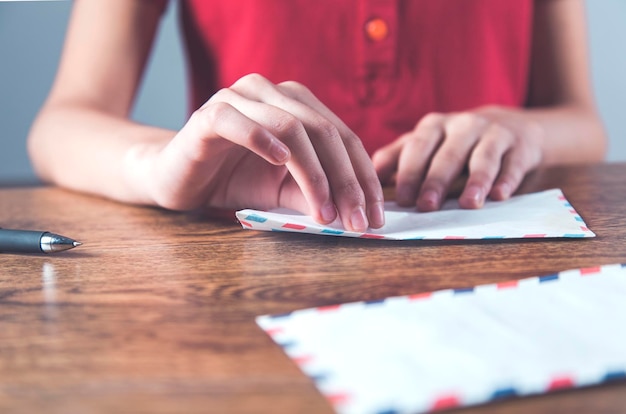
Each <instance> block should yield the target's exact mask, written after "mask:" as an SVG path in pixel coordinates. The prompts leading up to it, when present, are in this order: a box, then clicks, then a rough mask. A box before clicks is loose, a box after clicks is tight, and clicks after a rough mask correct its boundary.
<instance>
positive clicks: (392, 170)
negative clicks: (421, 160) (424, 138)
mask: <svg viewBox="0 0 626 414" xmlns="http://www.w3.org/2000/svg"><path fill="white" fill-rule="evenodd" d="M403 146H404V139H403V137H400V138H398V139H396V140H395V141H393V142H392V143H391V144H388V145H385V146H384V147H382V148H380V149H379V150H377V151H376V152H375V153H374V155H372V164H374V170H375V171H376V174H377V175H378V179H379V181H380V182H381V184H382V185H391V184H392V183H393V178H394V176H395V174H396V171H397V170H398V160H399V159H400V152H402V147H403Z"/></svg>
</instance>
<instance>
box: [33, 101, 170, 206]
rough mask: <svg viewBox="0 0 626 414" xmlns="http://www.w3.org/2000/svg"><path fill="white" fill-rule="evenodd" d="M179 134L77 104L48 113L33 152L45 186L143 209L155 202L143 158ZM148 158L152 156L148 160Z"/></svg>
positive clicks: (35, 128) (37, 127)
mask: <svg viewBox="0 0 626 414" xmlns="http://www.w3.org/2000/svg"><path fill="white" fill-rule="evenodd" d="M174 134H175V132H173V131H169V130H165V129H159V128H155V127H150V126H145V125H141V124H137V123H134V122H132V121H129V120H127V119H124V118H121V117H116V116H113V115H109V114H107V113H105V112H101V111H98V110H95V109H91V108H86V107H81V106H78V105H60V104H57V105H54V106H50V107H47V108H44V110H42V112H41V113H40V115H39V116H38V118H37V119H36V121H35V123H34V124H33V127H32V129H31V131H30V136H29V139H28V150H29V154H30V157H31V161H32V163H33V167H34V168H35V170H36V172H37V174H38V175H39V176H40V177H41V179H43V180H44V181H47V182H51V183H54V184H57V185H60V186H63V187H66V188H70V189H73V190H77V191H82V192H88V193H92V194H97V195H101V196H104V197H108V198H112V199H115V200H118V201H123V202H128V203H138V204H151V205H154V204H155V202H154V200H153V199H152V197H151V195H150V194H149V191H148V189H149V186H148V185H146V183H141V182H139V181H141V180H142V179H144V178H145V177H148V176H149V172H148V171H147V169H148V168H149V166H148V165H147V164H146V163H145V162H142V161H141V159H142V158H144V157H141V156H140V155H142V154H141V153H143V152H147V151H155V152H156V151H158V150H159V149H160V148H162V147H163V146H164V145H166V144H167V142H169V141H170V139H171V138H172V137H173V136H174ZM145 158H147V157H145Z"/></svg>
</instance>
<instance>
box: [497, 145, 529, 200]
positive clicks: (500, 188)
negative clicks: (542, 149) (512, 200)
mask: <svg viewBox="0 0 626 414" xmlns="http://www.w3.org/2000/svg"><path fill="white" fill-rule="evenodd" d="M536 148H537V147H536V146H531V145H528V146H518V147H513V148H511V150H510V151H509V152H508V153H507V154H506V155H505V156H504V159H503V161H502V169H501V171H500V174H499V175H498V178H497V179H496V182H495V183H494V185H493V188H492V189H491V192H490V193H489V197H491V198H492V199H494V200H506V199H507V198H509V197H511V195H512V194H513V193H514V192H515V191H516V190H517V189H518V187H519V186H520V184H521V183H522V180H523V179H524V177H525V176H526V174H527V173H528V172H529V171H530V170H532V169H533V168H535V167H537V165H539V163H540V161H541V155H540V153H539V151H536V150H535V149H536Z"/></svg>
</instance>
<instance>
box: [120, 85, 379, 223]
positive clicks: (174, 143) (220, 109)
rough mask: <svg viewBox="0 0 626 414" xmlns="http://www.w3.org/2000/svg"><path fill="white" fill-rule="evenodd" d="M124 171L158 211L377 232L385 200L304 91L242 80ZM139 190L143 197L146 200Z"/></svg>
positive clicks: (364, 158) (358, 147) (353, 140)
mask: <svg viewBox="0 0 626 414" xmlns="http://www.w3.org/2000/svg"><path fill="white" fill-rule="evenodd" d="M126 161H127V163H126V166H127V168H129V170H128V173H130V174H131V177H132V180H133V181H134V182H135V184H136V185H142V186H148V187H147V191H148V194H149V195H150V197H151V198H152V199H153V200H154V202H155V203H156V204H157V205H160V206H162V207H165V208H169V209H174V210H188V209H193V208H198V207H201V206H209V207H217V208H258V209H271V208H277V207H288V208H292V209H295V210H298V211H301V212H303V213H305V214H309V215H311V216H312V217H313V218H314V219H315V220H316V221H318V222H320V223H325V224H327V223H330V222H332V221H333V220H335V219H336V218H337V215H338V216H339V218H340V219H341V222H342V223H343V226H344V227H345V228H346V229H348V230H353V231H359V232H361V231H365V230H366V229H367V228H368V227H374V228H379V227H381V226H383V224H384V210H383V193H382V188H381V185H380V181H379V179H378V177H377V174H376V171H375V170H374V166H373V164H372V162H371V160H370V158H369V156H368V154H367V153H366V151H365V149H364V148H363V145H362V144H361V141H360V140H359V138H358V137H357V136H356V135H355V134H354V133H353V132H352V131H351V130H350V129H349V128H348V127H347V126H346V125H345V124H344V123H343V122H342V121H341V120H340V119H339V118H338V117H337V116H336V115H335V114H333V113H332V112H331V111H330V110H329V109H328V108H327V107H326V106H324V105H323V104H322V103H321V102H320V101H319V100H318V99H317V98H316V97H315V96H314V95H313V94H312V93H311V92H310V91H309V90H308V89H307V88H306V87H304V86H303V85H301V84H299V83H297V82H283V83H280V84H273V83H272V82H270V81H269V80H267V79H265V78H264V77H262V76H261V75H257V74H251V75H247V76H244V77H243V78H241V79H240V80H238V81H237V82H235V83H234V84H233V85H232V86H231V87H229V88H225V89H222V90H220V91H218V92H217V93H216V94H215V95H213V96H212V97H211V98H210V99H209V100H208V101H207V102H206V103H205V104H204V105H203V106H202V107H201V108H199V109H198V110H196V111H195V112H194V113H193V114H192V116H191V117H190V119H189V120H188V122H187V123H186V124H185V126H184V127H183V128H182V129H181V130H180V131H179V132H178V133H177V134H176V136H175V137H174V138H173V139H172V140H171V141H169V142H167V144H166V145H165V146H163V145H161V146H159V147H158V148H154V147H153V146H152V144H147V143H143V144H137V145H135V146H134V147H132V148H131V150H130V151H129V154H128V156H127V160H126ZM145 190H146V188H144V191H145Z"/></svg>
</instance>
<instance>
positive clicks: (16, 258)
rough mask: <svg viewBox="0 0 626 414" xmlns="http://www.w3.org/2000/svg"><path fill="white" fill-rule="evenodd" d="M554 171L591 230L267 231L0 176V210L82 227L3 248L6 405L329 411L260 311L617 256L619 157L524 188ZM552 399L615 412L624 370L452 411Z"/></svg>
mask: <svg viewBox="0 0 626 414" xmlns="http://www.w3.org/2000/svg"><path fill="white" fill-rule="evenodd" d="M555 187H559V188H562V189H563V191H564V192H565V195H566V196H567V198H568V199H569V201H570V202H571V203H572V204H573V205H574V207H575V208H576V209H577V210H578V212H579V213H580V215H581V216H582V217H583V218H584V219H585V221H586V222H587V224H588V225H589V227H590V228H591V229H592V230H593V231H595V232H596V233H597V235H598V237H597V238H595V239H585V240H579V239H575V240H565V241H564V240H558V241H549V240H536V241H491V242H480V241H478V242H467V241H465V242H463V241H446V242H419V241H411V242H391V241H379V240H356V239H348V238H336V237H324V236H312V235H300V234H282V233H264V232H254V231H244V230H242V229H241V227H240V226H239V225H238V224H237V223H236V222H235V221H234V219H229V220H216V219H211V218H209V217H207V216H206V214H205V215H203V214H182V213H172V212H165V211H162V210H159V209H152V208H141V207H132V206H126V205H121V204H117V203H114V202H110V201H107V200H102V199H99V198H94V197H90V196H86V195H81V194H75V193H72V192H68V191H64V190H60V189H57V188H11V189H0V225H1V226H3V227H7V228H11V227H12V228H27V229H38V230H50V231H54V232H58V233H60V234H63V235H66V236H69V237H74V238H76V239H78V240H80V241H82V242H83V243H84V245H83V246H81V247H79V248H77V249H74V250H72V251H69V252H65V253H61V254H57V255H43V254H41V255H9V254H2V255H0V412H2V413H22V412H23V413H31V412H46V413H106V412H110V413H121V412H124V413H135V412H136V413H161V412H172V413H173V412H176V413H230V412H233V413H248V412H250V413H253V412H260V413H266V412H267V413H331V412H332V409H331V407H330V405H329V404H328V403H327V402H326V401H325V399H324V398H323V397H322V396H321V395H320V394H319V393H318V392H317V391H316V389H315V387H314V385H313V383H312V382H311V381H309V380H308V378H307V377H305V376H304V375H303V374H302V373H301V372H300V371H299V370H298V368H297V367H296V366H295V365H294V364H293V363H292V362H291V361H290V360H289V359H288V358H287V357H286V355H284V354H283V352H282V350H281V349H280V348H279V347H278V346H276V345H275V344H274V343H273V342H272V341H271V340H270V338H269V337H268V336H266V335H265V334H264V333H263V332H262V331H261V330H260V329H259V328H258V327H257V326H256V324H255V322H254V318H255V317H256V316H257V315H262V314H273V313H282V312H288V311H291V310H295V309H299V308H304V307H312V306H321V305H330V304H336V303H341V302H349V301H360V300H371V299H380V298H384V297H387V296H393V295H405V294H413V293H419V292H424V291H430V290H437V289H444V288H458V287H467V286H472V285H475V284H482V283H492V282H497V281H502V280H509V279H512V278H524V277H532V276H537V275H545V274H550V273H554V272H556V271H560V270H565V269H570V268H578V267H590V266H597V265H603V264H609V263H624V262H626V164H608V165H598V166H589V167H576V168H557V169H551V170H547V171H543V172H540V173H536V174H534V175H533V176H532V177H530V178H529V179H528V180H527V181H526V183H525V185H524V187H523V192H530V191H539V190H543V189H548V188H555ZM623 323H624V321H616V327H618V326H622V325H623ZM619 329H621V328H619ZM557 410H558V411H561V412H566V413H570V412H576V413H599V412H602V413H617V412H626V384H624V383H618V384H614V385H604V386H599V387H594V388H589V389H584V390H575V391H567V392H560V393H554V394H551V395H547V396H540V397H531V398H524V399H516V400H509V401H505V402H502V403H497V404H491V405H487V406H481V407H474V408H470V409H465V410H460V412H463V413H531V412H532V413H554V412H557Z"/></svg>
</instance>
